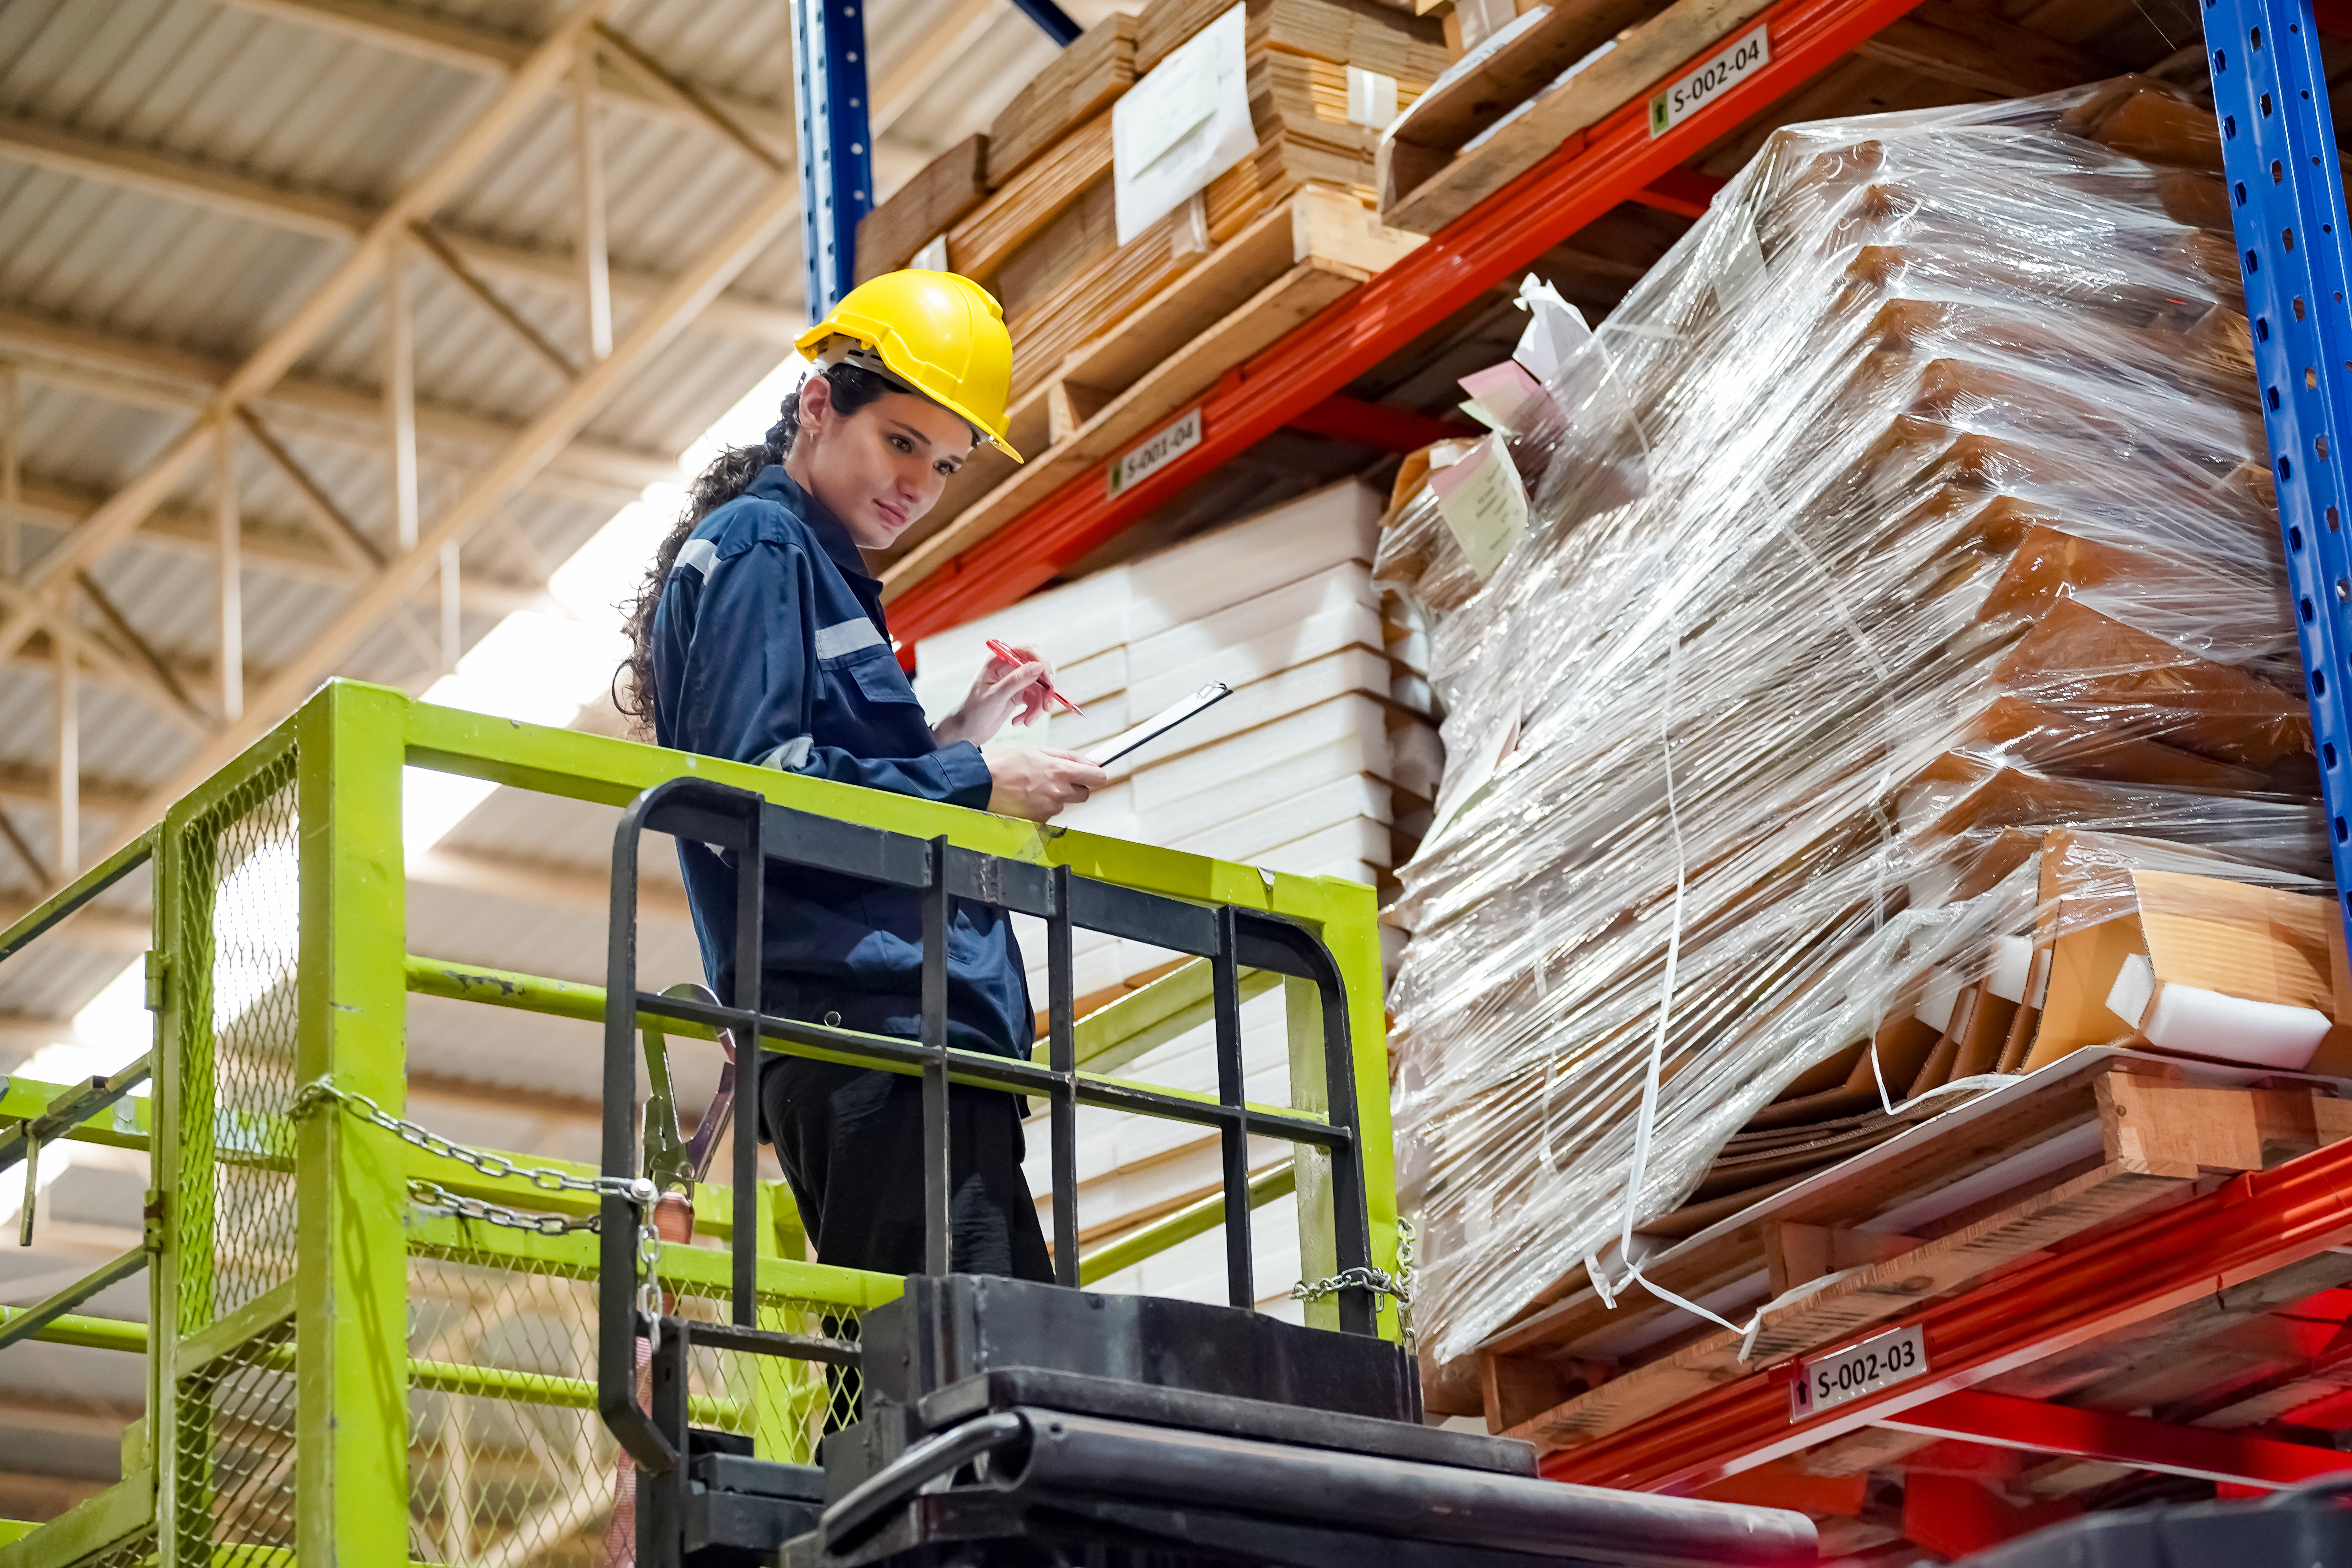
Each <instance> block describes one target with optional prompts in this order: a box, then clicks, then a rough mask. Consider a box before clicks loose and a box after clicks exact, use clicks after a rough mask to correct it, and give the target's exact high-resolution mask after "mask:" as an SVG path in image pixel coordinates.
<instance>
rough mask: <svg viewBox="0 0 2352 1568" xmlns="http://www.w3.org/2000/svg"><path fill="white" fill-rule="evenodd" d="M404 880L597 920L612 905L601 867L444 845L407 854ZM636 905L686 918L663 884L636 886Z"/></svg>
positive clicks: (682, 897) (677, 893)
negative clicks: (518, 901) (486, 894)
mask: <svg viewBox="0 0 2352 1568" xmlns="http://www.w3.org/2000/svg"><path fill="white" fill-rule="evenodd" d="M408 879H409V880H410V881H412V882H422V883H424V884H425V885H426V886H427V887H434V888H447V889H452V890H454V891H457V892H466V893H488V894H490V895H492V896H494V897H497V898H501V899H520V900H523V901H524V902H526V903H533V904H544V905H546V906H547V907H548V908H550V909H558V910H572V911H573V912H575V913H580V914H589V915H593V916H595V917H596V919H597V920H598V921H603V919H604V913H605V911H606V910H609V909H611V908H612V902H613V879H612V876H611V874H610V873H609V872H607V871H605V870H603V869H601V868H595V867H586V866H562V865H555V864H552V863H551V862H548V861H545V860H524V859H519V858H508V857H506V856H502V855H485V854H482V853H480V852H478V851H477V850H470V849H455V848H451V847H448V846H446V845H443V846H440V847H435V848H432V849H426V850H422V851H420V852H418V853H416V854H414V855H411V856H410V857H409V858H408ZM637 907H638V909H639V910H643V911H644V912H646V913H648V914H659V915H669V916H672V917H675V918H676V919H678V920H685V919H688V909H687V903H686V892H685V889H681V888H673V887H670V886H668V885H667V884H666V883H662V882H645V883H642V884H640V886H639V889H638V892H637Z"/></svg>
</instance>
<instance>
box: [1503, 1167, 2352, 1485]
mask: <svg viewBox="0 0 2352 1568" xmlns="http://www.w3.org/2000/svg"><path fill="white" fill-rule="evenodd" d="M2347 1240H2352V1140H2346V1141H2344V1142H2337V1143H2333V1144H2330V1145H2329V1146H2327V1147H2326V1148H2324V1149H2321V1150H2318V1151H2316V1152H2313V1153H2309V1154H2305V1155H2304V1156H2303V1157H2302V1158H2300V1159H2296V1160H2291V1161H2289V1162H2287V1163H2285V1164H2284V1165H2279V1166H2276V1167H2273V1169H2271V1170H2268V1171H2253V1172H2249V1173H2246V1174H2245V1175H2243V1176H2241V1177H2238V1178H2237V1179H2236V1180H2234V1181H2231V1183H2230V1184H2227V1185H2226V1186H2223V1187H2221V1188H2218V1189H2217V1190H2215V1191H2213V1192H2211V1193H2209V1194H2205V1195H2204V1196H2202V1197H2199V1198H2193V1199H2191V1200H2189V1202H2187V1203H2185V1204H2181V1205H2177V1206H2175V1207H2172V1208H2168V1209H2166V1210H2165V1211H2164V1212H2162V1213H2161V1214H2156V1215H2148V1216H2147V1217H2146V1218H2144V1219H2142V1220H2140V1221H2138V1222H2137V1223H2136V1224H2132V1225H2126V1226H2119V1227H2117V1228H2116V1230H2114V1231H2111V1232H2108V1233H2107V1234H2105V1235H2104V1236H2098V1237H2093V1238H2092V1239H2090V1240H2088V1241H2085V1242H2084V1243H2083V1244H2082V1245H2081V1246H2079V1247H2072V1248H2070V1249H2068V1250H2066V1251H2063V1252H2057V1253H2053V1254H2047V1255H2044V1256H2042V1257H2041V1258H2037V1259H2036V1260H2034V1261H2032V1262H2030V1263H2026V1264H2023V1265H2021V1266H2020V1267H2019V1268H2016V1269H2014V1270H2012V1271H2011V1272H2010V1273H2008V1274H2006V1275H2003V1276H2001V1277H2000V1279H1995V1280H1992V1281H1991V1282H1990V1283H1988V1284H1985V1285H1981V1286H1979V1287H1978V1288H1977V1289H1973V1290H1970V1291H1968V1292H1966V1293H1965V1294H1962V1295H1958V1296H1955V1297H1951V1298H1949V1299H1948V1300H1941V1301H1936V1302H1932V1303H1930V1304H1928V1305H1927V1306H1924V1307H1922V1308H1920V1309H1919V1310H1916V1311H1914V1312H1910V1313H1907V1314H1906V1315H1905V1316H1903V1317H1901V1318H1898V1319H1895V1320H1893V1321H1889V1322H1886V1323H1883V1324H1880V1325H1877V1326H1875V1327H1874V1329H1873V1330H1872V1332H1873V1333H1884V1332H1888V1331H1893V1330H1895V1329H1899V1328H1902V1327H1905V1326H1906V1325H1908V1324H1912V1323H1916V1324H1918V1325H1920V1327H1921V1329H1922V1330H1923V1331H1924V1332H1925V1335H1926V1342H1927V1375H1926V1376H1923V1377H1921V1378H1919V1379H1918V1380H1917V1381H1916V1382H1912V1383H1904V1384H1895V1386H1894V1387H1892V1388H1886V1389H1881V1390H1879V1391H1878V1392H1876V1393H1874V1394H1864V1395H1863V1396H1862V1397H1860V1398H1858V1399H1855V1400H1853V1401H1852V1402H1850V1403H1848V1404H1845V1405H1837V1406H1835V1407H1833V1408H1832V1409H1830V1410H1827V1411H1823V1412H1822V1413H1820V1414H1818V1415H1814V1416H1812V1417H1811V1418H1810V1419H1808V1420H1806V1421H1802V1422H1795V1423H1792V1422H1791V1421H1790V1419H1789V1387H1788V1385H1789V1383H1790V1379H1791V1378H1792V1377H1793V1375H1794V1373H1795V1369H1794V1367H1793V1366H1792V1365H1783V1366H1780V1367H1775V1368H1771V1369H1769V1370H1767V1371H1762V1372H1759V1373H1756V1374H1754V1375H1753V1376H1749V1377H1745V1378H1742V1379H1740V1380H1739V1381H1738V1382H1737V1383H1729V1384H1724V1385H1722V1386H1721V1387H1719V1388H1715V1389H1711V1390H1709V1391H1708V1392H1707V1393H1706V1394H1701V1395H1699V1396H1698V1397H1697V1398H1696V1399H1692V1400H1688V1401H1686V1402H1685V1403H1683V1404H1681V1405H1676V1406H1675V1407H1674V1408H1673V1409H1671V1410H1668V1411H1665V1412H1663V1413H1662V1414H1660V1415H1654V1416H1652V1417H1650V1418H1649V1419H1648V1420H1646V1421H1643V1422H1640V1423H1637V1424H1636V1425H1634V1426H1629V1427H1627V1428H1626V1429H1625V1430H1623V1431H1622V1432H1618V1433H1614V1434H1612V1436H1607V1437H1603V1438H1600V1439H1598V1440H1596V1441H1594V1442H1591V1443H1588V1444H1585V1445H1584V1446H1582V1447H1576V1448H1570V1449H1565V1450H1563V1451H1561V1452H1559V1453H1556V1454H1552V1455H1550V1456H1549V1457H1548V1458H1546V1459H1545V1460H1544V1465H1543V1471H1544V1474H1546V1475H1548V1476H1551V1477H1553V1478H1554V1479H1559V1480H1566V1481H1581V1482H1585V1483H1587V1484H1590V1485H1594V1486H1611V1487H1618V1488H1622V1489H1629V1490H1635V1491H1659V1490H1665V1489H1675V1490H1685V1489H1689V1488H1691V1487H1695V1486H1704V1485H1706V1484H1707V1483H1708V1482H1709V1481H1712V1480H1714V1479H1717V1478H1719V1477H1722V1476H1725V1475H1730V1474H1736V1473H1738V1471H1740V1470H1744V1469H1747V1468H1749V1467H1751V1466H1754V1465H1759V1464H1764V1463H1767V1462H1769V1461H1770V1460H1773V1459H1777V1458H1781V1457H1782V1456H1784V1455H1788V1454H1793V1453H1797V1452H1799V1451H1801V1450H1803V1449H1806V1448H1810V1447H1813V1446H1815V1445H1816V1444H1819V1443H1824V1442H1827V1441H1828V1440H1829V1439H1830V1438H1832V1437H1835V1436H1841V1435H1843V1434H1844V1433H1847V1432H1851V1431H1853V1430H1854V1429H1855V1428H1856V1427H1860V1426H1876V1425H1879V1424H1881V1423H1884V1422H1885V1421H1888V1420H1891V1419H1894V1418H1895V1417H1898V1416H1899V1415H1901V1414H1902V1413H1903V1412H1904V1411H1906V1410H1908V1409H1911V1408H1914V1407H1916V1406H1918V1405H1924V1404H1926V1403H1927V1402H1928V1401H1930V1400H1933V1399H1937V1398H1940V1397H1941V1396H1943V1395H1945V1394H1950V1393H1953V1392H1955V1391H1957V1390H1959V1389H1963V1388H1967V1387H1969V1386H1970V1385H1972V1384H1979V1383H1981V1382H1983V1381H1985V1380H1986V1379H1987V1378H1991V1377H1998V1376H2000V1374H2001V1373H2005V1372H2011V1371H2013V1370H2015V1369H2016V1368H2018V1367H2021V1366H2029V1365H2031V1364H2032V1363H2035V1362H2037V1361H2041V1360H2042V1359H2043V1358H2045V1357H2048V1356H2052V1355H2055V1354H2057V1353H2059V1352H2062V1351H2065V1350H2068V1349H2071V1348H2072V1347H2074V1346H2075V1345H2079V1344H2084V1343H2085V1342H2089V1341H2091V1340H2095V1339H2097V1338H2098V1337H2099V1336H2101V1335H2102V1334H2106V1333H2110V1332H2113V1331H2116V1330H2118V1329H2122V1328H2126V1327H2129V1326H2130V1325H2131V1324H2134V1323H2137V1322H2141V1321H2145V1320H2147V1319H2148V1318H2151V1317H2154V1316H2155V1315H2156V1314H2158V1313H2159V1312H2166V1311H2169V1310H2172V1309H2173V1308H2175V1307H2179V1306H2185V1305H2187V1304H2189V1302H2192V1301H2195V1300H2200V1299H2201V1298H2203V1297H2207V1296H2211V1295H2214V1294H2217V1293H2218V1292H2221V1291H2223V1290H2227V1289H2231V1287H2233V1286H2236V1285H2242V1284H2244V1283H2246V1282H2248V1281H2249V1280H2253V1279H2260V1278H2262V1277H2263V1275H2265V1274H2269V1273H2272V1272H2273V1271H2274V1270H2277V1269H2280V1268H2286V1267H2287V1266H2288V1265H2290V1264H2293V1263H2297V1262H2300V1261H2302V1260H2303V1259H2304V1258H2309V1257H2312V1256H2313V1255H2314V1254H2316V1253H2319V1252H2324V1251H2326V1249H2327V1248H2329V1247H2336V1246H2340V1245H2342V1244H2343V1243H2345V1242H2346V1241H2347Z"/></svg>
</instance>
